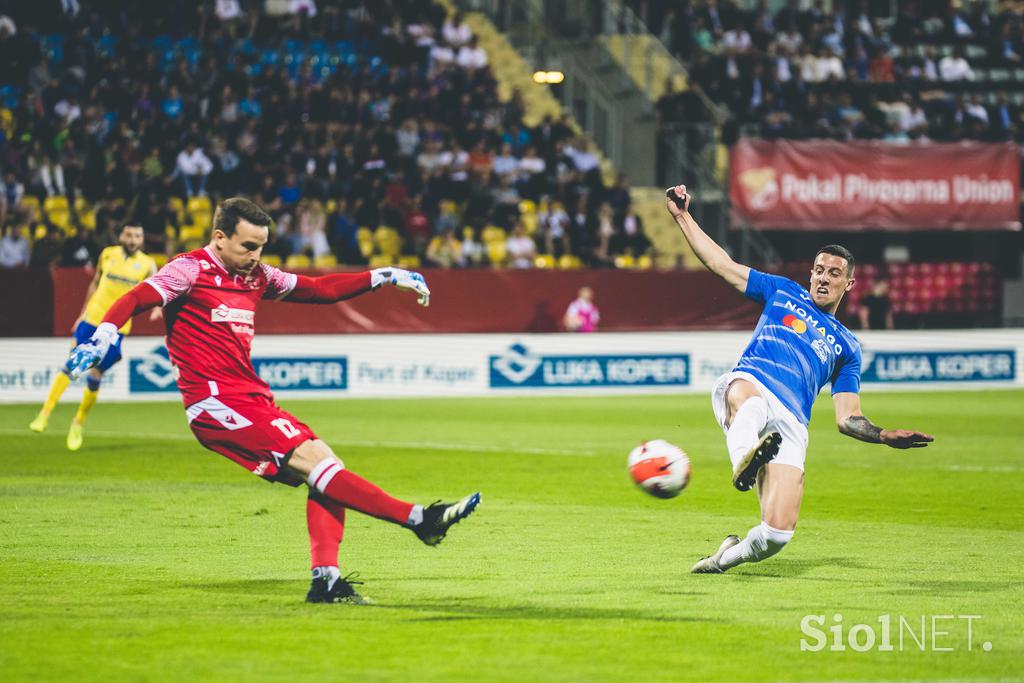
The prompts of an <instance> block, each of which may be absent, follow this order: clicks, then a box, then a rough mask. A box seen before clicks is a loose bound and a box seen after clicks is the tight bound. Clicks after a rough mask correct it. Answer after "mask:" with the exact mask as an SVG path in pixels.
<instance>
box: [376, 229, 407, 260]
mask: <svg viewBox="0 0 1024 683" xmlns="http://www.w3.org/2000/svg"><path fill="white" fill-rule="evenodd" d="M373 240H374V242H376V244H377V249H378V250H379V251H380V253H381V254H382V255H385V256H389V257H391V258H392V259H397V257H398V255H399V254H400V253H401V252H402V238H401V237H400V236H399V234H398V231H397V230H395V229H394V228H389V227H387V226H386V225H382V226H380V227H379V228H377V229H376V230H375V231H374V233H373Z"/></svg>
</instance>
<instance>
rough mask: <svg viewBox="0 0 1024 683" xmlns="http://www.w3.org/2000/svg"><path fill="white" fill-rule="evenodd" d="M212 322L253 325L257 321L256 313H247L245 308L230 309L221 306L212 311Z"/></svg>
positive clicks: (224, 305)
mask: <svg viewBox="0 0 1024 683" xmlns="http://www.w3.org/2000/svg"><path fill="white" fill-rule="evenodd" d="M210 320H212V321H213V322H215V323H244V324H246V325H252V324H254V323H255V321H256V311H247V310H246V309H244V308H228V306H227V305H226V304H221V305H220V306H218V307H217V308H211V309H210Z"/></svg>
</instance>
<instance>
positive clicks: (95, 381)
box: [85, 373, 103, 391]
mask: <svg viewBox="0 0 1024 683" xmlns="http://www.w3.org/2000/svg"><path fill="white" fill-rule="evenodd" d="M101 381H103V375H94V374H92V373H89V374H88V375H86V376H85V386H87V387H89V391H99V390H100V382H101Z"/></svg>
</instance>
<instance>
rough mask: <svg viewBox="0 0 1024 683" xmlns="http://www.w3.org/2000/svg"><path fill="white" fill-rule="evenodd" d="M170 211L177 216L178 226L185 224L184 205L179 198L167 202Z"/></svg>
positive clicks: (172, 198)
mask: <svg viewBox="0 0 1024 683" xmlns="http://www.w3.org/2000/svg"><path fill="white" fill-rule="evenodd" d="M168 204H169V205H170V207H171V209H172V210H173V211H174V213H175V214H177V216H178V224H179V225H180V224H181V223H184V222H185V203H184V202H183V201H181V198H180V197H171V198H170V200H169V201H168Z"/></svg>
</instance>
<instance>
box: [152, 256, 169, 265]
mask: <svg viewBox="0 0 1024 683" xmlns="http://www.w3.org/2000/svg"><path fill="white" fill-rule="evenodd" d="M150 257H151V258H152V259H153V261H154V262H155V263H156V267H157V268H163V267H164V266H165V265H167V260H168V259H167V254H150Z"/></svg>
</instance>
